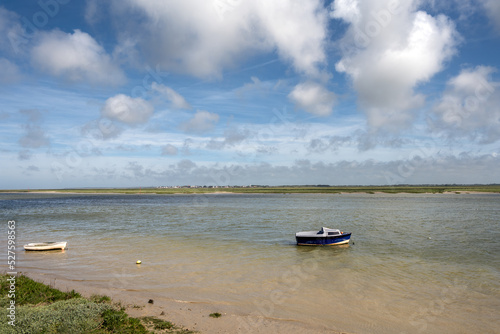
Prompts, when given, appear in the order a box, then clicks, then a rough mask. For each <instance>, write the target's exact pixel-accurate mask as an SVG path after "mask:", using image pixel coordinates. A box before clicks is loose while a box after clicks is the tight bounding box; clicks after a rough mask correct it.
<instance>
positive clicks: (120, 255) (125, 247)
mask: <svg viewBox="0 0 500 334" xmlns="http://www.w3.org/2000/svg"><path fill="white" fill-rule="evenodd" d="M0 210H1V216H2V220H3V221H4V223H3V231H4V233H3V235H4V238H2V240H0V247H2V248H3V249H6V248H7V247H6V240H7V238H6V236H7V221H8V220H15V221H16V226H17V244H18V249H17V250H18V258H17V266H18V270H19V271H27V272H40V273H49V274H52V275H55V276H58V277H63V278H65V279H69V280H84V281H86V282H88V284H90V285H94V286H98V287H104V288H105V287H109V288H113V289H120V290H127V291H140V292H144V293H145V294H147V295H154V296H157V297H155V299H156V298H165V299H176V300H182V301H191V302H206V303H211V304H214V305H217V306H218V307H220V309H221V310H228V311H230V312H232V313H236V314H242V315H243V314H250V313H253V314H256V315H261V316H263V317H268V318H277V319H294V320H298V321H301V322H304V323H309V324H318V323H321V324H325V325H328V324H331V325H329V327H331V328H332V329H337V330H344V331H350V332H355V333H470V332H482V333H500V321H499V320H498V319H500V256H499V254H500V224H499V222H500V195H497V194H491V195H479V194H460V195H458V194H453V195H443V194H439V195H431V194H425V195H414V194H411V195H410V194H397V195H388V194H375V195H369V194H342V195H338V194H336V195H327V194H313V195H310V194H294V195H286V194H283V195H280V194H269V195H266V194H255V195H239V194H234V195H232V194H221V195H213V194H212V195H192V196H191V195H73V194H65V195H61V194H0ZM321 226H326V227H332V228H340V229H341V230H343V231H350V232H352V233H353V235H352V239H351V240H352V241H353V242H354V243H353V244H351V245H350V246H347V247H342V246H337V247H320V248H317V247H297V246H296V245H295V240H294V233H295V232H298V231H301V230H315V229H319V228H320V227H321ZM62 240H66V241H68V242H69V244H68V245H69V250H67V251H65V252H57V253H53V252H52V253H30V252H28V253H25V252H24V251H22V250H21V247H20V246H19V245H23V244H25V243H28V242H34V241H62ZM4 253H5V252H2V254H4ZM137 259H141V260H142V262H143V264H142V265H141V266H136V265H135V261H136V260H137ZM2 261H3V263H2V270H3V271H6V266H5V265H4V263H6V256H5V255H3V260H2Z"/></svg>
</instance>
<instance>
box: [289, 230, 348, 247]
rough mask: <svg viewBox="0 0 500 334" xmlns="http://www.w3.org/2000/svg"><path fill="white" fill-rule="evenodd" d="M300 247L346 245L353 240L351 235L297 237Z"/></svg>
mask: <svg viewBox="0 0 500 334" xmlns="http://www.w3.org/2000/svg"><path fill="white" fill-rule="evenodd" d="M295 239H296V240H297V245H299V246H333V245H345V244H347V243H349V240H350V239H351V233H344V234H341V235H335V236H298V235H297V236H295Z"/></svg>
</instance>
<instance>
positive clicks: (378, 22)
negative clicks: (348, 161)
mask: <svg viewBox="0 0 500 334" xmlns="http://www.w3.org/2000/svg"><path fill="white" fill-rule="evenodd" d="M415 5H416V2H414V1H412V0H402V1H400V2H397V1H396V2H395V1H385V0H384V1H382V0H377V1H361V0H359V1H356V0H344V1H336V2H335V3H334V4H333V5H332V8H333V11H332V14H331V15H332V17H334V18H339V19H342V20H344V21H346V22H347V23H349V29H348V31H347V33H346V35H345V37H344V39H343V40H342V41H341V48H342V59H341V60H340V61H339V62H338V63H337V64H336V69H337V71H339V72H345V73H347V74H348V75H349V76H350V78H351V80H352V82H353V85H354V88H355V89H356V91H357V93H358V98H359V103H360V106H361V108H362V109H363V110H364V111H365V112H366V113H367V116H368V123H369V125H370V126H371V127H372V128H373V129H376V130H381V129H384V130H392V131H399V130H401V129H402V128H405V127H407V126H409V125H410V123H411V122H412V121H413V120H414V118H415V115H414V111H413V110H414V109H416V108H418V107H420V106H422V104H423V103H424V100H425V97H424V96H423V95H421V94H418V93H416V92H415V91H414V90H415V87H416V86H417V85H418V84H420V83H424V82H427V81H429V80H430V78H431V77H432V76H433V75H434V74H436V73H438V72H439V71H441V70H442V69H443V64H444V62H445V61H446V60H447V59H449V58H450V57H451V56H453V54H454V53H455V46H456V44H457V43H458V39H459V37H458V35H457V33H456V31H455V27H454V25H453V23H452V22H451V21H450V20H449V19H448V18H447V17H445V16H443V15H439V16H437V17H432V16H430V15H428V14H427V13H425V12H423V11H416V10H415Z"/></svg>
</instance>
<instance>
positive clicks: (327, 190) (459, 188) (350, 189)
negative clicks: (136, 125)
mask: <svg viewBox="0 0 500 334" xmlns="http://www.w3.org/2000/svg"><path fill="white" fill-rule="evenodd" d="M0 193H33V194H90V195H98V194H159V195H161V194H166V195H174V194H178V195H191V194H216V195H217V194H292V193H297V194H307V193H310V194H350V193H366V194H380V193H382V194H400V193H408V194H463V193H471V194H472V193H474V194H490V193H500V184H493V185H394V186H273V187H271V186H269V187H267V186H257V187H255V186H254V187H218V188H208V187H192V188H190V187H183V188H152V187H151V188H105V189H103V188H85V189H77V188H75V189H33V190H22V189H11V190H0Z"/></svg>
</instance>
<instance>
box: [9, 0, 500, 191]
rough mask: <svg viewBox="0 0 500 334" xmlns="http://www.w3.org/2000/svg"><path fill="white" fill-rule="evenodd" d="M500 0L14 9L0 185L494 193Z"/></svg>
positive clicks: (242, 0) (63, 1) (31, 5)
mask: <svg viewBox="0 0 500 334" xmlns="http://www.w3.org/2000/svg"><path fill="white" fill-rule="evenodd" d="M498 22H500V3H498V1H495V0H477V1H468V0H464V1H458V0H456V1H446V2H445V3H439V2H435V1H432V0H429V1H410V0H399V1H398V0H391V1H385V0H384V1H383V0H371V1H362V0H336V1H332V2H330V1H319V0H308V1H287V0H283V1H246V0H213V1H212V0H210V1H205V0H189V1H167V0H162V1H160V0H142V1H139V0H127V1H118V0H109V1H96V0H87V1H75V0H72V1H71V0H40V1H11V0H7V1H3V2H2V3H1V4H0V101H1V103H0V154H1V157H2V173H1V174H0V188H3V189H21V188H24V189H26V188H30V189H34V188H67V187H129V186H137V187H139V186H143V187H146V186H159V185H187V184H190V185H219V186H223V185H249V184H269V185H282V184H290V185H293V184H331V185H350V184H361V185H363V184H380V185H389V184H422V183H438V184H445V183H460V184H462V183H498V182H499V179H498V175H500V144H499V143H500V141H499V140H500V76H499V73H498V69H500V24H499V23H498Z"/></svg>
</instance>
